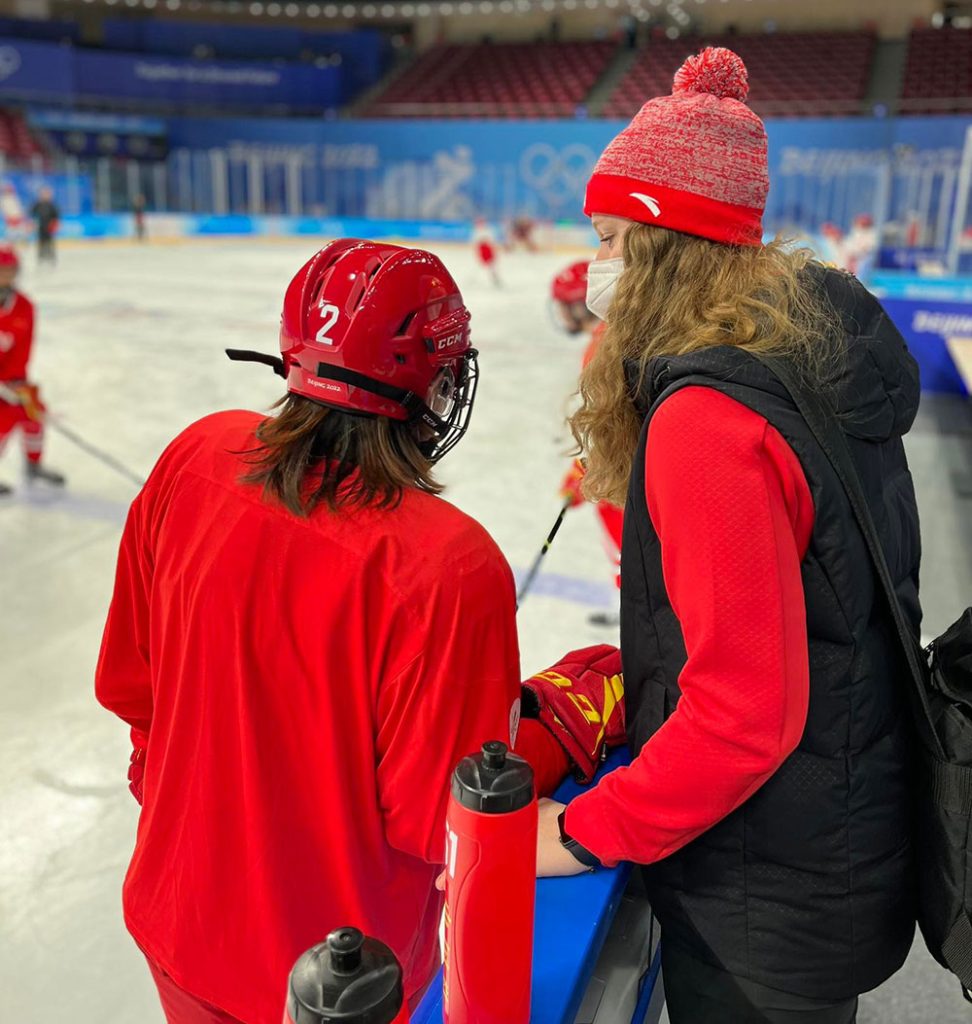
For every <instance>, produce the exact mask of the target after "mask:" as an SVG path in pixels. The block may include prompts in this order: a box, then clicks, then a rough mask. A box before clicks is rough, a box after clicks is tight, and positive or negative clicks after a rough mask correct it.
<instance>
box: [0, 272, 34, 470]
mask: <svg viewBox="0 0 972 1024" xmlns="http://www.w3.org/2000/svg"><path fill="white" fill-rule="evenodd" d="M33 340H34V305H33V303H32V302H31V301H30V299H28V298H27V297H26V296H24V295H21V294H20V292H18V291H15V290H14V289H11V290H10V291H9V292H8V293H7V297H6V300H5V301H4V302H3V304H2V305H0V383H2V384H4V385H6V386H7V387H8V388H11V389H13V390H16V391H17V394H18V396H19V397H21V398H22V399H23V402H22V404H21V403H14V402H6V401H3V398H2V396H0V451H2V450H3V449H4V447H6V444H7V441H8V439H9V437H10V434H11V433H12V432H13V431H14V430H15V429H16V428H17V427H20V429H21V432H22V434H23V442H24V454H25V455H26V457H27V461H28V462H31V463H34V464H39V463H40V460H41V456H42V454H43V451H44V424H43V422H42V420H41V415H42V414H43V411H44V407H43V405H41V402H40V396H39V394H38V391H37V388H36V387H34V385H32V384H27V363H28V362H29V360H30V349H31V345H32V343H33Z"/></svg>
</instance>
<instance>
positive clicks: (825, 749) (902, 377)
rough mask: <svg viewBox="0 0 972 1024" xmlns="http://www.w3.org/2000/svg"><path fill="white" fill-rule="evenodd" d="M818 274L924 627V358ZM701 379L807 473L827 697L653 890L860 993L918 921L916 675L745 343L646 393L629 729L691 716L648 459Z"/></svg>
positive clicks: (896, 561) (875, 502) (840, 993)
mask: <svg viewBox="0 0 972 1024" xmlns="http://www.w3.org/2000/svg"><path fill="white" fill-rule="evenodd" d="M810 273H812V274H813V278H814V279H815V280H814V285H815V286H818V287H823V288H824V289H825V290H826V291H827V293H828V294H829V296H830V300H831V302H832V303H833V305H834V307H835V309H836V310H837V311H838V313H839V314H840V316H841V320H842V323H843V329H844V332H845V334H846V337H847V345H848V351H847V356H846V360H845V361H844V364H843V366H842V369H841V375H840V377H839V379H837V380H834V381H832V382H829V383H830V384H832V386H833V390H832V392H831V393H832V394H833V395H834V399H835V404H836V407H837V410H838V413H839V415H840V417H841V422H842V425H843V427H844V430H845V432H846V434H847V435H848V438H849V443H850V446H851V449H852V451H853V454H854V458H855V462H856V464H857V466H858V468H859V470H860V473H861V477H862V480H863V484H864V489H865V492H866V494H867V496H868V500H869V505H870V508H871V511H872V513H873V515H874V519H875V522H876V523H877V527H878V531H879V533H880V536H881V541H882V544H883V547H884V550H885V553H886V554H887V558H888V564H889V566H890V569H891V572H892V575H893V577H894V580H895V583H896V586H897V590H898V594H899V597H900V599H901V603H902V606H903V607H904V608H905V609H906V614H907V615H908V617H909V619H910V621H911V622H912V623H913V625H914V629H915V632H916V633H917V631H918V628H919V623H920V619H921V610H920V606H919V603H918V563H919V558H920V547H919V534H918V511H917V506H916V502H915V494H914V488H913V485H912V480H911V475H910V473H909V471H908V464H907V462H906V460H905V453H904V447H903V445H902V441H901V437H902V435H903V434H904V433H906V432H907V430H908V429H909V428H910V426H911V423H912V421H913V419H914V416H915V413H916V410H917V407H918V397H919V384H918V371H917V366H916V364H915V362H914V360H913V359H912V358H911V356H910V355H909V354H908V351H907V349H906V347H905V345H904V342H903V340H902V338H901V336H900V335H899V334H898V332H897V330H896V329H895V328H894V326H893V325H892V324H891V323H890V321H889V320H888V318H887V317H886V316H885V314H884V312H883V311H882V309H881V307H880V306H879V305H878V303H877V302H876V301H875V299H874V298H873V297H872V296H870V295H869V294H868V293H867V292H866V291H865V290H864V289H863V288H862V287H861V285H859V284H858V283H857V282H856V281H855V280H854V279H853V278H850V277H849V276H847V275H844V274H841V273H839V272H836V271H823V270H820V269H815V270H813V271H812V272H810ZM689 385H705V386H707V387H711V388H715V389H717V390H719V391H722V392H723V393H725V394H726V395H729V396H730V397H732V398H734V399H736V400H737V401H739V402H741V403H742V404H744V405H746V406H748V407H749V408H751V409H753V410H754V411H755V412H757V413H759V414H760V415H761V416H764V417H765V418H766V419H767V420H768V421H769V422H770V423H771V424H772V425H773V426H774V427H775V428H776V429H777V430H778V431H779V432H780V434H782V436H783V437H784V438H785V439H786V441H787V442H788V443H789V445H790V447H791V448H792V449H793V451H794V452H795V453H796V455H797V457H798V458H799V460H800V462H801V464H802V467H803V470H804V473H805V474H806V478H807V481H808V484H809V486H810V490H811V493H812V496H813V503H814V510H815V517H814V528H813V535H812V538H811V541H810V546H809V549H808V551H807V554H806V556H805V558H804V561H803V565H802V573H803V584H804V589H805V592H806V605H807V625H808V635H809V653H810V706H809V714H808V719H807V724H806V730H805V732H804V734H803V739H802V740H801V742H800V744H799V747H798V748H797V749H796V750H795V751H794V752H793V753H792V754H791V755H790V756H789V757H788V758H787V760H786V761H785V762H784V763H783V765H782V766H781V767H780V769H779V770H778V771H777V772H776V773H775V774H774V775H773V777H772V778H771V779H770V780H769V781H768V782H767V783H766V784H765V785H764V786H762V788H760V789H759V790H758V791H757V792H756V793H755V794H754V795H753V796H752V797H750V798H749V800H747V801H746V802H745V803H744V804H743V805H742V806H741V807H739V808H738V809H737V810H736V811H735V812H733V813H732V814H730V815H729V816H728V817H727V818H725V819H723V820H722V821H721V822H719V823H718V824H717V825H715V826H714V827H713V828H711V829H710V830H709V831H708V832H706V833H704V834H703V835H702V836H700V837H699V838H698V839H696V840H694V841H693V842H691V843H689V844H688V845H687V846H685V847H684V848H683V849H681V850H680V851H678V852H677V853H675V854H673V855H671V856H670V857H667V858H665V859H664V860H663V861H660V862H658V863H657V864H654V865H652V866H650V867H649V868H647V869H646V878H647V881H648V885H649V890H650V895H651V898H652V903H653V906H654V909H655V912H656V914H657V916H658V918H659V920H660V921H661V924H662V930H663V934H664V936H665V938H667V939H668V940H669V941H675V942H678V943H680V944H681V945H683V946H684V947H687V949H688V951H689V952H691V953H694V955H696V956H697V957H699V958H700V959H703V960H706V961H708V962H711V963H714V964H717V965H720V966H722V967H724V968H725V969H727V970H729V971H731V972H732V973H734V974H737V975H739V976H741V977H745V978H749V979H751V980H753V981H756V982H759V983H761V984H764V985H768V986H771V987H773V988H776V989H781V990H783V991H787V992H792V993H797V994H801V995H805V996H809V997H820V998H830V999H839V998H847V997H850V996H852V995H855V994H857V993H860V992H864V991H867V990H868V989H870V988H873V987H874V986H875V985H878V984H880V983H881V982H882V981H884V980H885V979H886V978H887V977H888V976H889V975H891V974H892V973H893V972H894V971H895V970H897V968H898V967H899V966H900V965H901V963H902V962H903V960H904V958H905V956H906V954H907V952H908V949H909V947H910V945H911V940H912V935H913V931H914V919H915V908H914V900H915V882H914V878H913V874H914V872H913V863H912V850H911V841H912V835H911V812H910V792H909V781H908V779H909V770H908V765H909V752H910V741H911V730H910V723H909V716H908V712H907V708H906V704H905V699H906V698H905V694H906V690H905V687H906V686H907V685H908V682H907V678H906V673H907V669H903V668H902V666H901V665H900V664H899V662H900V660H901V659H900V658H899V656H898V652H897V650H896V646H895V640H894V638H893V627H892V625H891V620H890V616H889V613H888V612H887V611H886V609H885V605H884V603H883V601H882V598H881V597H880V596H879V594H878V593H877V592H876V590H875V581H874V578H873V574H872V571H871V567H870V563H869V560H868V554H867V550H866V548H865V545H864V541H863V538H862V536H861V534H860V531H859V530H858V527H857V525H856V523H855V521H854V517H853V515H852V512H851V509H850V505H849V504H848V502H847V499H846V497H845V496H844V493H843V491H842V489H841V486H840V484H839V482H838V480H837V478H836V477H835V475H834V473H833V471H832V470H831V467H830V465H829V463H828V461H827V459H826V457H825V456H824V455H823V453H822V452H821V451H820V449H819V448H818V446H817V444H816V442H815V441H814V440H813V437H812V435H811V433H810V431H809V429H808V428H807V426H806V424H805V423H804V422H803V420H802V418H801V417H800V415H799V413H798V412H797V410H796V409H795V407H794V406H793V405H792V403H791V402H790V400H789V398H788V396H787V395H786V392H785V391H784V390H783V388H782V386H781V385H780V384H779V383H778V382H777V381H776V379H775V378H774V377H773V376H772V375H771V374H770V373H769V372H768V371H767V370H766V369H765V368H764V367H763V366H762V364H760V363H759V362H757V361H756V360H755V359H753V358H752V357H750V356H748V355H747V354H745V353H744V352H742V351H740V350H739V349H735V348H731V347H722V348H714V349H709V350H706V351H702V352H698V353H694V354H691V355H686V356H680V357H675V358H664V359H659V360H656V361H655V362H654V363H653V364H652V365H651V367H650V370H649V375H648V379H647V380H646V381H645V383H644V384H643V386H642V389H641V392H640V393H639V395H638V398H637V404H638V407H639V408H640V409H642V411H643V412H644V413H645V414H646V423H645V428H644V430H643V431H642V436H641V443H640V447H639V449H638V454H637V456H636V458H635V464H634V471H633V474H632V480H631V488H630V491H629V495H628V502H627V506H626V510H625V526H624V544H623V549H622V561H621V649H622V654H623V661H624V672H625V693H626V705H627V715H628V734H629V740H630V743H631V746H632V749H633V751H634V752H637V751H638V750H640V749H641V747H642V746H643V745H644V743H645V742H647V741H648V740H649V739H650V737H651V736H652V734H653V733H654V732H655V731H656V730H657V729H658V728H659V727H660V726H661V724H662V723H663V722H664V721H665V719H666V718H667V717H668V716H669V715H670V714H671V713H672V712H673V711H674V710H675V708H676V706H677V704H678V699H679V687H678V678H679V673H680V672H681V669H682V667H683V666H684V664H685V659H686V655H685V647H684V643H683V639H682V632H681V629H680V626H679V623H678V620H677V618H676V617H675V614H674V612H673V610H672V607H671V604H670V603H669V599H668V595H667V593H666V591H665V582H664V578H663V575H662V565H661V548H660V544H659V538H658V535H657V534H656V533H655V531H654V529H653V527H652V523H651V520H650V518H649V515H648V507H647V502H646V498H645V469H644V464H645V441H646V437H647V429H648V423H647V421H648V419H650V414H651V411H653V410H654V409H656V408H657V407H658V405H659V404H660V402H661V401H664V400H665V399H666V398H667V397H668V396H669V395H671V394H672V393H673V392H674V391H675V390H677V389H679V388H681V387H686V386H689ZM649 486H650V482H649ZM718 571H719V567H718V566H713V572H718ZM753 585H754V586H758V585H759V577H758V574H755V573H754V578H753Z"/></svg>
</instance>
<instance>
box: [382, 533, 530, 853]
mask: <svg viewBox="0 0 972 1024" xmlns="http://www.w3.org/2000/svg"><path fill="white" fill-rule="evenodd" d="M488 543H489V549H490V550H489V551H488V552H486V557H485V558H483V559H481V560H478V564H476V565H475V566H474V567H473V568H471V569H470V570H469V571H467V572H461V573H460V572H455V571H451V570H450V568H449V567H446V566H443V567H441V569H442V571H441V573H440V574H439V576H438V578H437V579H436V581H435V583H434V585H432V586H431V587H429V588H426V592H424V593H423V595H422V600H421V601H417V600H413V601H411V602H410V603H412V604H414V605H415V606H416V607H420V608H421V614H422V621H421V624H420V625H418V624H416V626H415V627H414V628H415V629H416V631H417V633H418V635H417V636H415V637H414V638H413V643H414V644H415V646H417V647H418V653H417V654H415V655H414V657H413V658H412V659H411V661H410V662H409V663H408V664H407V665H406V666H405V667H404V668H403V669H402V670H400V671H399V672H398V673H397V675H395V677H394V678H393V679H391V680H390V681H389V682H388V683H387V684H386V685H385V686H383V688H382V690H381V692H380V694H379V701H378V732H377V754H378V768H377V778H378V798H379V801H380V804H381V809H382V816H383V819H384V822H385V834H386V836H387V838H388V841H389V842H390V843H391V844H392V845H393V846H394V847H396V848H397V849H399V850H401V851H403V852H404V853H409V854H412V855H413V856H416V857H420V858H422V859H423V860H425V861H427V862H429V863H431V864H441V863H442V861H443V854H444V850H445V817H446V807H447V804H448V797H449V782H450V778H451V776H452V771H453V769H454V768H455V766H456V764H457V762H458V761H459V759H460V758H462V757H464V756H465V755H466V754H471V753H473V752H474V751H477V750H478V749H479V748H480V747H481V746H482V744H483V743H485V742H486V740H491V739H499V740H503V741H504V742H505V743H508V744H509V743H511V735H510V733H511V722H513V723H514V724H515V721H516V719H517V718H518V715H519V697H520V665H519V660H520V659H519V648H518V645H517V635H516V618H515V616H516V594H515V590H514V584H513V576H512V573H511V572H510V569H509V566H508V565H507V564H506V561H505V559H504V558H503V556H502V555H501V554H500V552H499V550H498V549H497V548H496V547H495V545H494V544H493V543H492V541H489V542H488ZM468 556H469V552H468V550H467V551H466V552H464V558H465V559H468ZM406 600H408V599H407V598H406Z"/></svg>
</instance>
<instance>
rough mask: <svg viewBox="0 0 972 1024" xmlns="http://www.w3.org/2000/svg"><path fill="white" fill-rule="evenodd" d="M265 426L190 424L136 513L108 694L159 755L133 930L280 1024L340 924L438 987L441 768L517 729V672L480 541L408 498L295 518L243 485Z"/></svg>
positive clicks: (499, 562) (220, 419) (503, 609)
mask: <svg viewBox="0 0 972 1024" xmlns="http://www.w3.org/2000/svg"><path fill="white" fill-rule="evenodd" d="M259 420H260V417H259V416H258V415H257V414H255V413H249V412H227V413H219V414H217V415H215V416H211V417H208V418H207V419H204V420H201V421H200V422H199V423H196V424H195V425H193V426H192V427H190V428H189V429H188V430H186V431H185V432H184V433H183V434H181V435H180V436H179V437H178V438H177V439H176V440H175V441H174V442H173V443H172V444H171V445H170V446H169V448H168V449H167V450H166V452H165V453H164V454H163V456H162V458H161V459H160V461H159V463H158V465H157V466H156V468H155V469H154V471H153V472H152V474H151V476H150V478H149V481H148V483H147V484H146V485H145V487H144V489H143V490H142V492H141V493H140V494H139V496H138V497H137V498H136V499H135V502H134V503H133V505H132V508H131V511H130V514H129V517H128V522H127V524H126V526H125V531H124V535H123V537H122V542H121V550H120V553H119V558H118V571H117V578H116V582H115V592H114V596H113V599H112V603H111V609H110V612H109V615H108V622H107V625H106V627H105V634H104V640H103V644H102V650H101V657H100V660H99V663H98V669H97V684H96V685H97V696H98V699H99V700H100V701H101V703H102V704H104V705H105V706H106V707H107V708H109V709H110V710H112V711H114V712H115V713H116V714H118V715H119V716H120V717H121V718H123V719H124V720H125V721H126V722H128V723H129V724H130V725H131V726H133V727H134V729H135V730H137V733H136V736H135V738H136V740H137V741H143V742H144V739H145V738H146V737H147V743H148V747H147V756H146V760H145V777H144V804H143V807H142V812H141V817H140V820H139V825H138V836H137V840H136V846H135V852H134V855H133V857H132V861H131V865H130V868H129V871H128V876H127V878H126V880H125V887H124V908H125V919H126V923H127V924H128V927H129V929H130V931H131V932H132V934H133V935H134V937H135V939H136V940H137V942H138V943H139V945H140V946H141V947H142V948H143V950H144V951H145V952H146V953H147V954H148V956H149V958H150V959H151V960H152V961H154V962H155V963H156V964H158V966H160V967H161V968H162V969H163V970H164V971H165V972H166V973H167V974H169V975H170V976H171V977H172V979H173V980H174V981H175V982H176V983H177V984H178V985H179V986H181V987H182V988H184V989H186V990H187V991H189V992H190V993H192V994H193V995H195V996H197V997H198V998H200V999H203V1000H205V1001H206V1002H209V1003H212V1004H214V1005H215V1006H217V1007H220V1008H222V1009H224V1010H225V1011H227V1012H229V1013H230V1014H232V1015H233V1016H234V1017H237V1018H239V1019H240V1020H242V1021H246V1022H247V1024H279V1020H280V1015H281V1013H282V1008H283V999H284V995H285V991H286V980H287V975H288V972H289V970H290V968H291V966H292V965H293V963H294V961H295V960H296V958H297V957H298V956H299V955H300V953H302V952H303V951H304V950H305V949H306V948H308V947H310V946H311V945H313V944H314V943H315V942H319V941H321V940H322V939H323V938H324V936H325V935H326V934H327V932H328V931H330V930H331V929H333V928H335V927H338V926H340V925H345V924H353V925H356V926H358V927H360V928H362V929H363V930H364V931H365V932H366V933H369V934H371V935H374V936H376V937H378V938H380V939H382V940H384V941H385V942H387V943H388V944H389V945H390V946H391V947H392V949H394V950H395V952H396V954H397V955H398V957H399V959H400V960H401V962H402V964H403V967H404V970H405V987H406V993H407V994H408V995H413V994H414V993H415V992H416V991H417V990H419V989H420V988H421V987H422V986H423V985H424V983H425V982H426V981H427V980H428V979H429V977H430V976H431V973H432V971H433V970H434V968H435V966H436V964H437V962H438V941H437V930H438V922H439V917H440V913H441V909H442V902H441V895H440V894H439V893H438V892H437V891H436V889H435V886H434V881H435V877H436V875H437V873H438V872H439V870H440V864H441V862H442V859H443V851H444V847H445V840H444V837H445V810H446V804H447V800H448V792H449V786H448V780H449V776H450V774H451V771H452V769H453V767H454V765H455V763H456V762H457V761H458V760H459V758H460V757H461V756H463V755H465V754H467V753H469V752H471V751H473V750H476V749H477V748H478V747H479V746H480V744H481V743H482V742H483V741H485V740H487V739H491V738H500V739H503V738H506V737H508V736H509V735H510V721H511V708H512V707H513V705H514V702H516V701H517V699H518V697H519V683H520V673H519V656H518V650H517V640H516V623H515V618H514V616H515V605H516V599H515V591H514V585H513V578H512V574H511V573H510V570H509V567H508V565H507V563H506V560H505V559H504V558H503V556H502V554H501V553H500V551H499V550H498V548H497V547H496V545H495V544H494V542H493V541H492V539H491V538H490V537H489V536H488V534H487V533H486V531H485V530H483V529H482V528H481V527H480V526H479V525H478V524H477V523H475V522H474V521H473V520H471V519H470V518H469V517H468V516H466V515H464V514H463V513H461V512H459V511H458V510H457V509H456V508H454V507H453V506H451V505H449V504H448V503H447V502H445V501H443V500H442V499H440V498H436V497H433V496H431V495H428V494H424V493H422V492H420V491H418V490H414V489H410V490H408V491H406V493H405V495H404V497H403V500H402V502H401V504H400V505H399V506H398V507H397V508H396V509H393V510H388V511H379V510H361V509H356V510H355V511H354V512H353V513H346V514H340V515H335V514H332V513H331V512H329V511H328V510H327V509H325V508H320V509H317V510H315V512H314V513H313V514H312V515H311V516H310V517H309V518H307V519H298V518H296V517H295V516H293V515H292V514H290V513H289V512H287V511H286V510H285V509H283V508H282V507H280V506H278V505H276V504H270V503H268V502H266V501H264V500H262V498H261V496H260V493H259V490H258V489H257V488H256V487H253V486H251V485H243V484H241V483H240V482H239V477H240V475H241V473H242V472H243V471H245V468H246V467H245V465H244V463H243V462H242V461H241V459H240V457H239V456H238V455H236V454H234V453H236V452H240V451H245V450H247V449H252V448H253V447H254V445H255V440H254V437H253V430H254V428H255V427H256V425H257V423H258V422H259ZM119 768H120V770H121V766H119Z"/></svg>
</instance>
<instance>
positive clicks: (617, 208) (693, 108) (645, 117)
mask: <svg viewBox="0 0 972 1024" xmlns="http://www.w3.org/2000/svg"><path fill="white" fill-rule="evenodd" d="M748 93H749V76H748V75H747V73H746V65H745V64H743V62H742V60H741V59H740V58H739V56H738V55H737V54H735V53H733V52H732V50H726V49H723V48H721V47H709V48H707V49H705V50H703V51H702V52H701V53H700V54H698V55H697V56H694V57H689V59H688V60H687V61H685V63H684V64H683V65H682V67H681V68H680V69H679V71H678V74H677V75H676V76H675V82H674V86H673V89H672V95H671V96H656V97H655V98H654V99H650V100H648V102H647V103H646V104H645V105H644V106H643V107H642V108H641V110H639V111H638V113H637V114H635V116H634V118H633V119H632V121H631V123H630V124H629V125H628V127H627V128H625V129H624V130H623V131H622V132H621V133H620V134H619V135H617V136H616V137H615V138H614V139H612V140H611V142H610V143H609V144H608V146H607V148H606V149H605V150H604V152H603V153H602V154H601V156H600V159H599V160H598V161H597V163H596V164H595V166H594V173H593V174H592V175H591V180H590V181H589V182H588V184H587V194H586V195H585V197H584V212H585V213H586V214H587V215H588V216H592V215H593V214H597V213H600V214H607V215H610V216H614V217H625V218H627V219H628V220H633V221H636V222H638V223H640V224H654V225H657V226H658V227H662V228H669V229H671V230H672V231H681V232H683V233H684V234H688V235H697V236H698V237H700V238H709V239H711V240H712V241H713V242H723V243H725V244H727V245H761V244H762V240H763V227H762V218H763V210H764V209H765V207H766V194H767V191H768V189H769V174H768V168H767V159H766V129H765V128H764V127H763V122H762V121H761V120H760V119H759V117H758V116H757V115H756V113H755V112H754V111H753V110H751V109H750V108H749V107H748V106H746V104H745V103H743V102H740V101H741V100H745V98H746V96H747V94H748ZM713 97H715V98H716V99H717V100H719V102H715V101H714V100H713Z"/></svg>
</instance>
